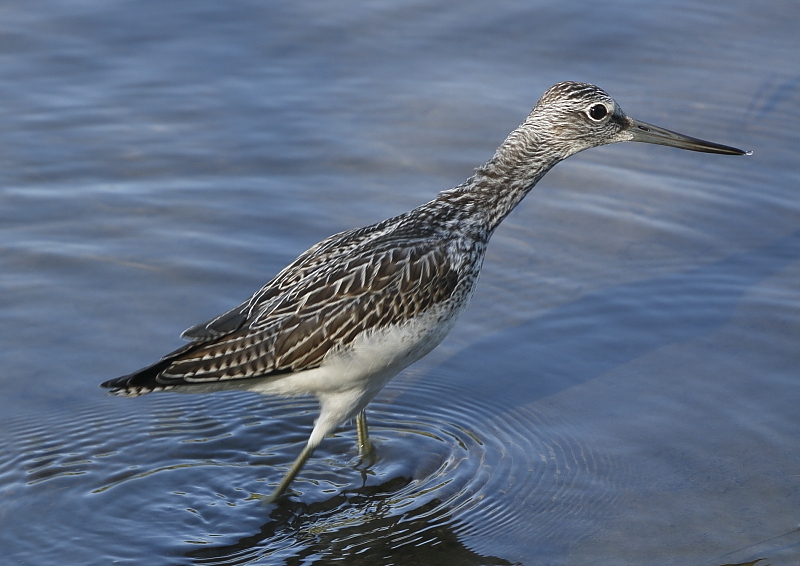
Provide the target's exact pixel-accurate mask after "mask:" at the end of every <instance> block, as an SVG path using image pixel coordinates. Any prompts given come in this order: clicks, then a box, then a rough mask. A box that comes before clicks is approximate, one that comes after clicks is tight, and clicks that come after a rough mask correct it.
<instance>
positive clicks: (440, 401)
mask: <svg viewBox="0 0 800 566" xmlns="http://www.w3.org/2000/svg"><path fill="white" fill-rule="evenodd" d="M2 14H3V17H2V23H0V31H2V33H0V76H2V77H3V79H4V80H3V81H2V82H0V93H1V94H2V101H3V103H2V104H0V164H2V167H0V290H2V292H1V293H0V317H2V321H3V324H2V325H0V367H1V368H2V373H0V427H2V428H1V429H0V430H2V431H3V432H2V434H1V435H0V548H2V550H3V553H4V556H5V559H6V560H7V561H8V562H7V563H9V564H25V565H27V564H36V565H39V564H52V563H60V564H109V563H118V564H141V563H142V562H143V561H144V560H147V561H148V562H149V563H156V564H162V563H163V564H326V563H331V562H335V561H339V560H341V559H345V560H346V561H347V562H348V563H353V564H398V565H402V564H418V563H425V564H476V565H477V564H570V565H579V564H599V565H605V564H608V565H616V564H653V565H681V566H683V565H708V566H721V565H723V564H745V563H748V564H753V563H755V564H758V565H759V566H764V565H766V564H771V565H773V566H777V565H790V564H792V565H793V564H797V563H798V561H800V530H798V528H799V527H800V511H798V509H800V489H798V488H799V487H800V480H798V472H797V470H798V469H800V440H799V439H800V435H798V426H799V425H800V417H798V411H797V407H798V406H800V382H799V381H798V367H800V355H799V354H798V352H800V350H799V349H798V347H797V342H798V337H800V286H799V285H798V281H800V200H799V199H798V185H800V174H798V167H797V159H796V148H797V147H798V146H800V133H798V132H800V118H798V117H797V112H796V109H797V107H798V103H800V73H799V72H798V67H797V54H798V53H800V40H798V37H797V33H796V29H797V25H798V22H800V7H798V6H797V5H796V3H793V2H772V3H769V4H767V5H763V4H753V3H749V2H738V1H737V2H728V3H725V4H718V5H712V4H710V3H708V4H702V3H701V4H698V3H692V2H685V1H684V2H681V1H672V2H665V3H660V4H659V5H657V6H648V8H647V9H646V10H645V9H642V8H641V5H640V4H638V3H634V2H625V1H612V2H605V3H604V4H603V5H602V7H600V6H596V5H593V4H592V5H589V4H585V3H582V2H566V3H565V2H559V3H556V2H553V3H544V2H532V3H521V2H494V3H492V4H491V6H489V5H488V4H486V3H480V2H462V3H459V4H458V5H455V4H451V3H444V2H442V3H434V4H430V3H420V2H402V1H390V2H380V3H372V4H370V5H369V6H364V5H363V3H358V2H351V3H348V2H345V3H336V4H335V5H334V4H329V3H321V2H315V3H305V4H292V5H278V4H275V3H261V2H246V1H242V2H238V1H237V2H226V3H216V2H192V3H168V4H164V3H159V2H145V1H142V0H132V1H128V2H123V1H117V2H104V3H94V2H82V3H60V2H44V3H41V2H40V3H38V4H37V6H36V8H35V9H34V8H33V6H31V5H30V4H28V3H24V2H10V3H6V4H5V6H4V8H3V10H2ZM560 80H581V81H587V82H593V83H596V84H599V85H600V86H602V87H603V88H605V89H606V90H608V91H609V92H610V93H611V94H612V96H614V97H615V98H616V99H617V100H618V101H619V102H620V104H621V105H622V106H623V108H625V110H626V111H627V112H628V113H629V114H631V115H632V116H635V117H637V118H640V119H642V120H645V121H648V122H652V123H654V124H658V125H661V126H664V127H667V128H670V129H674V130H677V131H681V132H684V133H687V134H689V135H695V136H698V137H702V138H706V139H710V140H713V141H717V142H720V143H726V144H730V145H735V146H740V147H744V148H746V149H752V150H754V151H755V153H754V155H753V156H752V157H749V158H731V157H724V156H713V155H703V154H695V153H689V152H681V151H677V150H673V149H669V148H664V147H653V146H645V145H642V144H624V145H616V146H612V147H604V148H599V149H596V150H592V151H589V152H586V153H583V154H581V155H579V156H576V157H574V158H571V159H570V160H568V161H567V162H566V163H564V164H561V165H559V166H558V167H556V168H555V169H554V170H553V171H552V172H550V173H549V174H548V175H547V177H546V178H545V179H544V181H543V182H542V183H541V184H540V185H539V186H538V187H537V188H536V189H535V190H534V191H533V192H532V193H531V194H530V195H529V196H528V198H527V199H526V201H525V202H523V203H522V205H521V206H520V207H519V208H518V210H517V211H515V212H514V213H513V214H512V215H511V216H510V217H509V218H508V219H507V220H506V222H505V223H504V225H503V226H502V227H501V228H500V229H499V230H498V232H497V233H496V235H495V237H494V239H493V241H492V244H491V246H490V249H489V254H488V257H487V259H486V263H485V268H484V273H483V274H482V278H481V282H480V284H479V288H478V291H477V293H476V296H475V298H474V300H473V304H472V305H471V307H470V309H469V310H468V312H467V314H466V315H465V316H464V317H463V318H462V320H461V321H460V322H459V324H458V325H457V326H456V328H455V330H454V331H453V333H452V334H451V336H450V337H449V338H448V339H447V340H446V341H445V342H444V343H443V344H442V345H441V346H440V347H439V348H438V349H437V350H436V351H435V352H433V353H432V354H431V355H430V356H428V357H427V358H426V359H424V360H422V361H421V362H419V363H418V364H416V365H414V366H412V367H411V368H409V369H408V370H407V371H405V372H404V373H403V374H401V375H400V376H398V377H397V378H396V379H395V380H394V381H393V382H392V383H391V384H390V385H389V386H388V387H387V388H386V390H385V391H384V392H382V393H381V395H379V396H378V398H377V399H376V400H375V402H374V403H373V404H372V405H371V411H370V412H369V418H370V423H371V425H372V432H373V436H374V440H375V442H376V446H377V453H376V456H375V459H374V461H367V462H361V461H359V458H358V456H357V453H356V451H355V447H354V438H355V432H354V430H352V427H349V426H348V427H344V428H343V429H342V430H341V431H339V432H338V433H337V434H336V435H335V436H334V437H333V438H330V439H328V440H326V442H325V443H324V444H323V446H322V447H321V449H320V450H319V451H318V453H317V454H315V457H314V458H313V459H312V460H311V461H310V462H309V464H308V465H307V467H306V469H305V470H304V471H303V473H302V474H301V476H300V478H299V479H298V481H297V482H295V484H293V486H292V487H293V490H294V494H293V495H292V496H291V497H289V498H287V499H286V500H284V501H283V502H282V503H281V504H279V505H272V506H270V505H265V504H264V503H262V501H261V500H260V496H261V495H263V494H267V493H269V492H270V491H271V487H272V486H274V485H275V484H276V482H277V481H278V480H279V479H280V477H281V475H282V474H283V473H284V471H285V470H286V469H287V467H288V466H289V464H290V463H291V461H292V460H293V459H294V457H295V455H296V454H297V453H298V451H299V450H300V448H301V446H302V444H303V443H304V442H305V439H306V438H307V435H308V433H309V431H310V427H311V426H312V423H313V419H314V417H315V414H316V413H315V411H316V406H315V403H314V402H313V401H312V400H308V399H297V400H290V401H286V400H276V399H267V398H261V397H257V396H254V395H249V394H245V393H227V394H219V395H212V396H194V395H168V394H164V395H149V396H145V397H142V398H137V399H118V398H110V397H106V396H104V395H103V392H102V391H101V390H99V389H98V387H97V385H98V383H100V382H101V381H103V380H106V379H109V378H111V377H114V376H117V375H120V374H123V373H127V372H129V371H131V370H133V369H135V368H137V367H140V366H142V365H145V364H147V363H149V362H151V361H153V360H154V359H156V358H157V357H159V356H160V355H162V354H164V353H165V352H167V351H169V350H170V349H172V348H174V347H176V346H178V345H179V344H180V343H181V342H180V339H179V338H178V335H179V333H180V332H181V330H183V329H184V328H186V327H188V326H191V325H193V324H195V323H197V322H200V321H202V320H205V319H207V318H209V317H211V316H213V315H215V314H218V313H219V312H222V311H224V310H227V309H228V308H230V307H231V306H232V305H234V304H236V303H238V302H239V301H241V300H242V299H244V298H245V297H247V296H248V295H249V294H250V293H252V292H253V291H254V290H255V289H257V288H258V287H259V286H260V285H261V284H263V283H264V282H265V281H266V280H267V279H268V278H270V277H271V276H272V275H273V274H274V273H276V272H277V271H278V270H279V269H280V268H282V267H283V266H284V265H285V264H286V263H288V262H289V261H291V260H292V259H294V257H296V256H297V255H298V254H299V253H301V252H302V251H303V250H305V249H306V248H307V247H309V246H310V245H312V244H314V243H315V242H317V241H318V240H320V239H322V238H324V237H326V236H328V235H330V234H331V233H334V232H336V231H339V230H343V229H346V228H351V227H354V226H359V225H365V224H368V223H372V222H375V221H378V220H381V219H383V218H386V217H388V216H391V215H393V214H397V213H400V212H402V211H405V210H407V209H409V208H411V207H413V206H416V205H418V204H420V203H422V202H425V201H426V200H429V199H430V198H432V197H433V196H434V195H435V193H436V192H437V191H439V190H443V189H446V188H449V187H451V186H453V185H455V184H457V183H459V182H461V181H462V180H464V179H465V178H466V177H467V176H468V175H469V174H470V172H471V171H472V169H473V168H474V167H476V166H477V165H479V164H480V163H482V162H483V161H485V160H486V159H487V158H488V157H490V156H491V154H492V152H493V151H494V149H495V147H496V146H497V145H498V144H499V143H500V142H501V141H502V140H503V138H504V137H505V135H506V134H507V133H508V132H509V131H510V130H511V129H513V128H514V127H515V126H516V125H517V124H518V123H519V122H520V121H522V119H523V118H524V117H525V115H526V114H527V112H528V111H529V110H530V107H531V106H532V105H533V104H534V103H535V102H536V100H537V99H538V97H539V95H540V94H541V92H543V91H544V90H545V89H546V88H547V87H548V86H550V85H551V84H552V83H554V82H557V81H560Z"/></svg>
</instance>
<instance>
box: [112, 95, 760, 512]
mask: <svg viewBox="0 0 800 566" xmlns="http://www.w3.org/2000/svg"><path fill="white" fill-rule="evenodd" d="M623 141H635V142H645V143H651V144H661V145H667V146H672V147H677V148H681V149H688V150H692V151H702V152H708V153H720V154H726V155H744V154H746V153H748V152H745V151H742V150H740V149H736V148H734V147H729V146H726V145H720V144H716V143H712V142H707V141H703V140H700V139H697V138H692V137H689V136H684V135H681V134H678V133H675V132H672V131H670V130H665V129H663V128H659V127H656V126H652V125H650V124H647V123H645V122H640V121H638V120H635V119H633V118H631V117H629V116H627V115H626V114H625V113H624V112H623V111H622V109H621V108H620V106H619V104H617V103H616V102H615V101H614V100H613V99H612V98H611V97H610V96H609V95H608V94H606V92H605V91H603V90H601V89H600V88H598V87H596V86H594V85H590V84H585V83H577V82H562V83H558V84H556V85H554V86H552V87H551V88H549V89H548V90H547V91H546V92H545V93H544V94H543V95H542V97H541V99H540V100H539V102H538V103H537V104H536V106H535V107H534V108H533V110H532V111H531V112H530V114H529V115H528V117H527V118H526V119H525V121H524V122H523V123H522V124H521V125H520V126H519V127H518V128H517V129H515V130H514V131H513V132H511V134H510V135H509V136H508V138H507V139H506V140H505V141H504V142H503V143H502V144H501V145H500V147H499V148H498V149H497V151H496V152H495V154H494V156H493V157H492V158H491V159H490V160H489V161H487V162H486V163H485V164H483V165H482V166H481V167H479V168H478V169H476V170H475V172H474V174H473V175H472V176H471V177H470V178H469V179H467V180H466V181H464V182H463V183H462V184H460V185H458V186H457V187H455V188H453V189H450V190H447V191H444V192H442V193H440V194H439V195H438V196H437V197H436V198H435V199H433V200H432V201H430V202H428V203H426V204H423V205H421V206H419V207H417V208H415V209H413V210H411V211H409V212H406V213H405V214H401V215H399V216H395V217H394V218H389V219H388V220H384V221H383V222H378V223H377V224H373V225H371V226H367V227H364V228H357V229H354V230H347V231H345V232H341V233H339V234H334V235H333V236H331V237H329V238H327V239H325V240H323V241H321V242H320V243H318V244H316V245H315V246H313V247H312V248H310V249H309V250H307V251H306V252H304V253H303V254H301V255H300V257H298V258H297V259H296V260H295V261H294V262H292V263H291V264H290V265H289V266H287V267H286V268H284V269H283V270H282V271H281V272H280V273H278V274H277V275H275V277H273V278H272V280H270V281H269V282H268V283H267V284H266V285H264V286H263V287H262V288H261V289H260V290H258V291H257V292H256V293H255V294H254V295H253V296H252V297H250V298H249V299H247V300H246V301H244V302H243V303H241V304H240V305H238V306H236V307H234V308H232V309H231V310H229V311H228V312H226V313H223V314H221V315H219V316H217V317H215V318H213V319H211V320H209V321H208V322H205V323H203V324H199V325H197V326H193V327H191V328H189V329H188V330H186V331H185V332H184V333H183V334H182V337H183V338H185V339H187V340H189V342H188V343H187V344H186V345H184V346H183V347H181V348H178V349H177V350H175V351H173V352H170V353H169V354H167V355H165V356H164V357H163V358H161V359H160V360H158V361H157V362H155V363H154V364H152V365H149V366H147V367H145V368H143V369H140V370H138V371H135V372H133V373H131V374H128V375H125V376H122V377H118V378H116V379H112V380H110V381H106V382H105V383H103V384H102V387H106V388H109V389H110V390H111V391H110V392H111V393H113V394H115V395H124V396H137V395H142V394H144V393H151V392H154V391H166V390H181V391H185V392H209V391H219V390H226V389H244V390H249V391H254V392H258V393H263V394H270V395H280V396H295V395H313V396H316V398H317V399H318V401H319V406H320V412H319V417H318V418H317V420H316V421H315V423H314V427H313V429H312V430H311V434H310V436H309V438H308V442H307V443H306V445H305V446H304V448H303V449H302V451H301V452H300V454H299V456H297V459H296V460H295V461H294V463H293V464H292V465H291V467H290V468H289V470H288V471H287V472H286V474H285V475H284V476H283V479H282V480H281V481H280V483H279V484H278V485H277V486H276V487H275V489H274V491H273V492H272V495H271V496H270V500H272V501H274V500H275V499H277V498H278V497H280V496H281V495H282V494H283V493H284V492H285V491H286V489H287V488H288V487H289V484H290V483H291V482H292V480H293V479H294V478H295V476H296V475H297V474H298V472H299V471H300V469H301V468H302V467H303V464H304V463H305V462H306V460H308V458H309V457H310V456H311V454H312V452H313V451H314V449H315V448H316V447H317V446H319V444H320V442H322V440H323V439H324V438H325V436H327V435H328V434H330V433H331V432H333V431H334V430H335V429H336V428H337V427H339V426H340V425H341V424H342V423H344V422H346V421H349V420H351V419H355V421H356V430H357V442H358V448H359V451H360V452H361V453H362V454H366V453H368V452H369V451H370V449H371V448H370V442H369V437H368V434H367V421H366V416H365V413H364V410H365V408H366V406H367V404H368V403H369V402H370V401H371V400H372V398H373V397H374V396H375V395H376V394H377V393H378V391H380V390H381V388H382V387H383V386H384V385H386V383H387V382H388V381H389V380H390V379H392V377H394V376H395V375H397V373H398V372H400V371H401V370H402V369H403V368H405V367H407V366H408V365H409V364H412V363H413V362H415V361H417V360H419V359H420V358H422V357H423V356H425V355H426V354H427V353H428V352H430V351H431V350H432V349H433V348H435V347H436V346H437V345H438V344H439V343H440V342H441V341H442V339H444V337H445V336H447V333H448V332H450V329H451V328H453V325H454V324H455V322H456V320H457V319H458V317H459V316H460V315H461V313H462V312H464V309H465V308H466V307H467V304H468V303H469V301H470V297H472V294H473V292H474V290H475V285H476V282H477V280H478V275H479V273H480V271H481V266H482V264H483V258H484V254H485V252H486V247H487V245H488V243H489V238H490V237H491V236H492V233H493V232H494V231H495V229H496V228H497V227H498V226H499V224H500V223H501V222H502V221H503V219H504V218H505V217H506V216H507V215H508V214H509V212H511V211H512V210H513V209H514V207H515V206H517V204H519V202H520V201H521V200H522V199H523V198H524V197H525V195H527V194H528V192H529V191H530V190H531V189H532V188H533V187H534V185H536V183H537V182H538V181H539V180H540V179H541V178H542V177H543V176H544V175H545V174H546V173H547V172H548V171H549V170H550V169H551V168H552V167H553V166H554V165H556V164H557V163H558V162H559V161H561V160H563V159H566V158H567V157H569V156H571V155H574V154H576V153H578V152H580V151H583V150H585V149H589V148H591V147H596V146H600V145H605V144H611V143H616V142H623Z"/></svg>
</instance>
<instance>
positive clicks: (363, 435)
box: [356, 410, 372, 458]
mask: <svg viewBox="0 0 800 566" xmlns="http://www.w3.org/2000/svg"><path fill="white" fill-rule="evenodd" d="M356 437H357V440H356V442H357V443H358V453H359V454H360V455H361V457H362V458H363V457H365V456H368V455H369V454H371V453H372V443H371V442H370V441H369V432H368V431H367V412H366V410H364V411H361V412H360V413H358V416H356Z"/></svg>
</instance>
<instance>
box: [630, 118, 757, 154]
mask: <svg viewBox="0 0 800 566" xmlns="http://www.w3.org/2000/svg"><path fill="white" fill-rule="evenodd" d="M628 120H629V122H630V125H629V126H628V128H627V131H628V132H629V133H630V134H631V141H635V142H643V143H655V144H658V145H668V146H670V147H678V148H680V149H688V150H691V151H702V152H705V153H722V154H724V155H750V154H752V153H753V152H752V151H743V150H741V149H737V148H735V147H731V146H729V145H722V144H719V143H714V142H709V141H705V140H700V139H697V138H692V137H689V136H684V135H683V134H679V133H677V132H673V131H671V130H665V129H664V128H659V127H658V126H653V125H651V124H648V123H647V122H640V121H639V120H634V119H633V118H631V117H628Z"/></svg>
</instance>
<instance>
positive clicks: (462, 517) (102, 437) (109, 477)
mask: <svg viewBox="0 0 800 566" xmlns="http://www.w3.org/2000/svg"><path fill="white" fill-rule="evenodd" d="M432 400H435V402H434V401H432ZM315 415H316V404H315V403H314V402H313V401H312V400H307V399H303V400H297V401H294V400H293V401H280V400H274V399H265V398H261V397H257V396H252V395H249V394H242V393H232V394H218V395H209V396H179V395H167V394H165V395H158V396H156V395H154V396H152V398H142V399H137V400H127V399H102V404H101V405H99V406H93V407H91V408H87V409H85V410H81V411H77V412H75V413H71V414H70V415H69V416H68V417H67V416H64V415H58V416H55V415H54V416H53V419H52V420H45V421H39V422H36V423H30V422H27V421H25V420H24V419H23V420H18V421H16V422H13V423H11V424H10V426H9V427H8V430H9V432H10V434H9V435H8V436H7V439H10V440H7V441H5V442H7V444H6V445H4V446H0V449H1V450H2V452H3V453H5V454H7V457H5V458H3V459H2V462H0V485H2V486H3V487H2V488H0V496H2V497H3V498H4V499H6V501H8V499H7V498H8V497H9V496H12V504H11V505H10V508H9V510H8V512H14V511H15V509H18V508H19V507H20V506H21V502H20V501H21V499H20V498H19V497H18V496H21V495H24V496H25V497H24V498H22V499H25V500H26V501H28V502H29V503H32V504H34V505H36V502H37V499H38V501H39V502H40V503H41V504H45V503H46V505H47V506H48V508H49V509H50V512H51V513H52V514H53V515H54V518H59V517H60V518H61V519H62V520H60V521H58V520H57V521H56V523H58V524H59V525H60V527H59V529H60V530H61V532H58V533H53V532H49V533H47V541H45V540H40V541H38V542H39V543H41V544H48V545H50V546H51V547H54V550H53V552H54V553H57V547H58V546H59V545H58V543H53V542H52V541H53V539H54V538H55V539H56V540H64V541H68V540H72V539H73V538H74V537H75V536H77V535H76V532H78V531H80V532H81V533H82V536H83V538H84V539H86V538H87V536H88V537H89V538H91V536H92V533H94V536H97V537H99V538H98V539H97V540H96V541H95V542H96V545H95V546H96V547H98V545H99V547H102V546H103V545H108V544H109V541H108V539H107V538H102V537H101V535H102V534H104V533H107V532H108V531H112V532H116V533H119V532H127V531H126V528H130V527H131V526H132V525H139V527H137V528H139V529H140V528H141V525H142V524H154V525H159V528H158V529H155V530H154V532H148V533H137V536H136V537H135V540H131V541H126V540H124V539H120V538H118V537H117V538H115V539H114V542H113V545H114V547H115V548H116V551H117V552H121V553H122V555H123V556H125V555H126V553H127V554H130V555H137V554H141V552H142V551H143V549H144V550H145V551H146V552H147V553H152V554H153V555H168V556H170V555H171V556H184V558H183V560H185V559H191V560H192V561H194V562H195V563H197V564H245V563H247V564H250V563H260V562H262V561H264V562H265V563H266V562H269V563H273V562H275V561H278V562H280V561H284V562H285V563H287V564H293V563H300V562H302V560H304V559H306V558H308V559H310V557H312V556H313V557H315V558H314V561H315V563H325V562H327V561H336V560H339V559H340V558H341V557H342V556H346V557H348V560H349V561H351V562H354V563H363V564H368V563H376V562H375V561H376V560H379V561H382V562H384V563H388V562H393V563H397V564H411V563H415V562H414V561H415V560H416V561H418V560H421V559H422V557H425V558H426V559H427V560H429V559H430V557H431V556H432V554H431V553H433V554H434V555H435V554H436V553H437V552H441V553H444V554H443V556H448V557H452V556H457V557H459V558H458V561H459V562H460V563H463V564H511V563H513V562H510V561H508V560H507V559H505V558H500V557H493V556H491V553H492V552H493V550H492V549H494V548H503V544H502V541H504V540H511V539H515V538H516V539H521V538H525V539H526V540H530V539H541V540H542V541H548V540H550V539H558V540H563V539H564V538H565V531H566V532H568V533H569V535H570V536H571V537H574V538H580V537H582V536H586V535H587V534H588V533H589V532H590V531H591V525H589V524H587V523H586V522H585V521H584V520H582V519H580V517H581V515H580V514H579V513H578V514H576V513H575V509H576V508H578V509H580V508H581V507H582V506H585V505H591V507H592V509H593V512H594V513H595V514H596V512H597V511H598V510H601V509H602V508H604V507H605V506H607V505H608V504H609V503H610V502H611V501H613V498H614V497H615V495H614V493H615V490H614V489H611V488H610V487H609V486H612V485H613V484H614V479H613V478H614V475H615V474H619V469H618V466H617V463H616V462H611V461H609V460H608V459H606V458H604V457H603V456H601V455H598V454H595V453H594V452H593V451H592V449H591V447H590V446H587V445H586V443H584V442H582V441H581V438H582V434H581V431H576V430H573V428H572V427H571V426H570V425H569V424H568V423H565V422H554V421H552V419H550V418H544V417H542V415H540V414H537V412H536V411H534V410H532V409H530V408H528V407H526V406H521V407H515V408H513V409H509V408H508V407H506V406H505V405H504V404H503V403H501V402H500V401H498V400H497V399H496V398H493V399H488V400H487V399H482V398H481V397H480V395H475V394H470V393H469V392H468V391H466V390H464V389H463V388H456V387H454V386H448V385H444V384H442V383H437V382H436V380H420V381H418V382H416V383H413V384H410V383H409V382H408V381H398V382H396V383H393V384H390V386H389V387H388V388H387V390H386V392H385V394H383V395H381V396H380V397H379V399H377V400H376V401H375V402H374V403H373V404H372V405H370V407H369V410H368V418H369V424H370V433H371V438H372V440H373V442H374V444H375V446H376V451H375V454H374V456H373V457H372V458H369V459H367V460H365V461H361V459H360V458H359V456H358V454H357V452H356V449H355V431H354V430H353V427H352V426H347V427H345V428H344V429H342V430H341V431H339V432H337V433H336V434H335V435H333V436H332V437H331V438H329V439H327V440H326V442H325V443H323V445H322V447H321V448H320V449H319V450H318V452H317V453H315V455H314V457H313V458H312V459H311V460H310V461H309V463H308V464H307V466H306V468H305V469H304V470H303V471H302V472H301V474H300V476H299V477H298V478H297V480H296V481H295V482H294V483H293V484H292V486H291V494H290V495H289V496H288V497H286V498H284V499H283V500H282V501H280V502H279V503H278V504H276V505H267V504H265V503H263V498H264V494H266V493H270V491H271V489H272V487H273V486H274V485H276V484H277V482H278V481H279V480H280V478H281V476H282V474H283V473H284V472H285V470H286V469H287V468H288V466H289V465H290V464H291V462H292V460H293V459H294V457H295V456H296V454H297V453H298V452H299V450H300V448H301V447H302V445H303V444H304V442H305V440H306V438H307V435H308V433H309V431H310V428H311V424H312V422H313V419H314V417H315ZM623 475H624V474H623ZM53 490H58V491H59V492H63V491H70V492H73V495H75V496H77V497H72V498H66V499H63V498H62V499H60V500H53V499H52V498H51V496H52V493H53ZM14 501H16V502H14ZM67 501H72V502H73V503H72V504H69V503H67ZM75 501H82V502H83V503H84V504H85V508H80V507H78V508H76V507H75V503H74V502H75ZM523 510H524V513H523V512H522V511H523ZM522 516H524V517H526V520H525V521H521V520H520V517H522ZM76 518H77V519H79V520H78V521H77V522H76V521H75V519H76ZM78 525H79V526H78ZM87 529H88V532H89V535H87V533H86V532H85V531H86V530H87ZM57 530H58V529H57ZM54 535H57V536H55V537H54ZM27 536H28V539H29V541H28V542H29V543H30V544H36V543H37V541H36V540H35V539H36V534H35V533H33V534H31V533H29V534H28V535H27ZM134 543H135V548H134V547H133V546H131V547H130V548H128V547H129V545H132V544H134ZM87 546H88V547H91V546H92V545H91V543H89V542H88V541H87ZM126 549H127V550H126ZM476 549H481V550H480V553H479V552H478V550H476ZM484 549H485V551H484ZM90 562H91V560H89V561H88V562H86V563H90Z"/></svg>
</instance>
